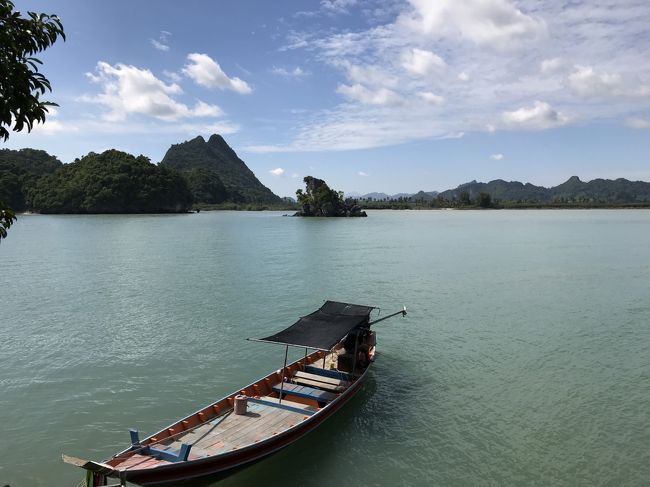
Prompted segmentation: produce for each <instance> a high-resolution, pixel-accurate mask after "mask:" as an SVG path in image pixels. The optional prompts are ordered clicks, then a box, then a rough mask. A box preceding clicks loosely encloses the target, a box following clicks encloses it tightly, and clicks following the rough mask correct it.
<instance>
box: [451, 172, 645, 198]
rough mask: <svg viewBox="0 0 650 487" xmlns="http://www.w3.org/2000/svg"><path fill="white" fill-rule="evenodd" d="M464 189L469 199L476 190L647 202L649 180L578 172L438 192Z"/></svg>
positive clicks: (457, 195) (493, 193)
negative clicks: (554, 182)
mask: <svg viewBox="0 0 650 487" xmlns="http://www.w3.org/2000/svg"><path fill="white" fill-rule="evenodd" d="M464 192H465V193H468V194H469V197H470V199H474V198H475V197H476V196H477V195H478V194H479V193H488V194H489V195H490V196H491V197H492V200H496V201H514V202H537V203H553V202H560V203H561V202H567V203H571V202H590V203H612V204H624V203H630V204H631V203H649V202H650V183H647V182H644V181H628V180H627V179H623V178H619V179H615V180H611V179H594V180H592V181H589V182H584V181H581V180H580V178H579V177H578V176H572V177H570V178H569V179H568V180H567V181H565V182H564V183H562V184H559V185H558V186H554V187H551V188H545V187H543V186H535V185H533V184H530V183H526V184H523V183H520V182H518V181H504V180H502V179H496V180H494V181H490V182H489V183H478V182H476V181H471V182H469V183H465V184H461V185H460V186H458V187H457V188H456V189H449V190H447V191H443V192H442V193H440V194H439V195H438V196H439V197H440V198H443V199H445V200H455V199H458V198H460V197H461V194H462V193H464Z"/></svg>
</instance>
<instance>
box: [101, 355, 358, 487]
mask: <svg viewBox="0 0 650 487" xmlns="http://www.w3.org/2000/svg"><path fill="white" fill-rule="evenodd" d="M318 354H319V352H314V354H311V355H310V356H309V357H305V359H301V360H298V361H296V362H294V364H291V366H293V365H295V364H299V363H300V362H301V361H303V360H305V361H306V360H308V359H309V358H312V356H314V355H315V356H318ZM291 366H289V368H290V367H291ZM369 369H370V367H369V366H368V367H366V368H365V370H364V371H363V373H362V374H361V375H360V376H358V377H357V378H355V380H354V382H352V384H350V386H349V387H348V388H347V389H346V390H345V391H344V392H342V393H341V394H340V395H338V397H336V398H335V399H334V400H332V401H331V402H330V403H329V404H327V405H326V406H324V407H322V408H320V409H319V410H318V411H317V412H315V413H313V414H312V415H311V416H309V417H307V416H305V417H304V420H303V421H301V422H299V423H298V424H296V425H295V426H293V427H291V428H289V429H287V430H285V431H283V432H280V433H278V434H277V435H274V436H271V437H269V438H266V439H264V440H262V441H260V442H259V443H254V444H252V445H249V446H246V447H244V448H241V449H237V450H234V451H231V452H226V453H221V454H218V455H214V456H208V457H205V458H199V459H195V460H188V461H183V462H178V463H170V464H166V465H161V466H158V467H156V468H145V469H132V470H123V471H121V472H120V477H121V479H123V480H126V481H129V482H132V483H135V484H139V485H147V486H148V485H165V484H171V483H175V482H179V481H183V480H190V479H197V478H199V477H208V476H210V477H219V478H222V477H226V476H228V475H230V474H232V473H234V472H236V471H237V470H239V469H241V468H243V467H245V466H248V465H250V464H252V463H254V462H257V461H259V460H262V459H263V458H265V457H267V456H269V455H272V454H273V453H276V452H277V451H279V450H281V449H283V448H285V447H287V446H289V445H291V444H292V443H293V442H295V441H297V440H298V439H300V438H302V437H303V436H305V435H306V434H307V433H309V432H311V431H312V430H314V429H315V428H316V427H318V426H319V425H320V424H321V423H322V422H323V421H325V420H326V419H327V418H329V417H330V416H331V415H332V414H334V413H335V412H336V411H338V410H339V409H340V408H341V407H342V406H343V405H344V404H346V403H347V402H348V401H349V400H350V399H352V397H354V396H355V395H356V393H357V392H358V391H359V390H360V389H361V387H362V384H363V382H364V381H365V378H366V376H367V374H368V370H369ZM267 377H268V376H267ZM263 380H264V379H260V381H263ZM260 381H257V382H255V383H253V384H251V385H250V386H247V388H250V387H253V386H254V385H255V384H258V383H259V382H260ZM247 388H244V389H247ZM234 395H235V394H231V395H230V396H227V398H232V397H234ZM224 399H226V398H224ZM222 401H223V400H222ZM288 404H291V402H288ZM162 431H165V430H162ZM155 436H156V435H152V437H155ZM150 438H151V437H150ZM128 451H129V450H125V451H124V452H121V454H125V453H128ZM118 455H120V454H118ZM118 468H119V467H118ZM110 476H117V475H114V474H111V475H110ZM214 480H216V478H215V479H214Z"/></svg>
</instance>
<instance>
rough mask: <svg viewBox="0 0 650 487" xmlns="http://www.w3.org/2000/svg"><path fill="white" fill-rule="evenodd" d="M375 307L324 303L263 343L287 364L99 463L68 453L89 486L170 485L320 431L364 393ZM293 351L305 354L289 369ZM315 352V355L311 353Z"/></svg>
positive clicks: (133, 434) (226, 470)
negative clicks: (275, 347) (280, 349)
mask: <svg viewBox="0 0 650 487" xmlns="http://www.w3.org/2000/svg"><path fill="white" fill-rule="evenodd" d="M375 309H376V308H374V307H372V306H361V305H356V304H349V303H340V302H335V301H326V302H325V304H323V306H321V307H320V308H319V309H318V310H316V311H314V312H313V313H311V314H309V315H307V316H303V317H302V318H300V319H299V320H298V321H297V322H296V323H294V324H293V325H291V326H289V327H288V328H286V329H284V330H282V331H280V332H278V333H276V334H274V335H270V336H268V337H266V338H259V339H258V338H249V340H253V341H259V342H265V343H275V344H281V345H284V346H285V350H284V366H283V367H282V368H281V369H280V370H276V371H275V372H272V373H270V374H268V375H267V376H265V377H262V378H261V379H259V380H257V381H255V382H253V383H252V384H249V385H247V386H246V387H243V388H241V389H240V390H238V391H236V392H233V393H232V394H230V395H228V396H226V397H224V398H222V399H220V400H218V401H216V402H214V403H212V404H210V405H208V406H206V407H203V408H201V409H199V410H198V411H196V412H194V413H192V414H190V415H189V416H186V417H184V418H183V419H181V420H179V421H177V422H175V423H174V424H171V425H169V426H167V427H166V428H163V429H162V430H160V431H158V432H157V433H154V434H153V435H151V436H148V437H147V438H144V439H140V438H139V434H138V431H137V430H133V429H132V430H130V446H129V447H128V448H126V449H124V450H122V451H120V452H118V453H116V454H114V455H113V456H112V457H111V458H109V459H107V460H105V461H103V462H96V461H91V460H82V459H80V458H76V457H71V456H68V455H63V460H64V461H65V462H66V463H69V464H72V465H75V466H78V467H81V468H83V469H85V470H86V486H87V487H97V486H104V485H107V481H108V479H109V478H115V479H118V480H119V483H118V484H112V485H116V486H119V485H125V484H126V482H127V481H128V482H132V483H135V484H139V485H165V484H172V483H174V482H178V481H182V480H189V479H197V478H199V477H204V476H210V477H212V476H215V475H216V476H218V477H221V476H224V477H225V476H227V475H228V474H230V473H232V472H233V471H235V470H238V469H240V468H243V467H245V466H246V465H248V464H251V463H253V462H255V461H257V460H260V459H262V458H264V457H266V456H268V455H271V454H272V453H275V452H277V451H279V450H280V449H282V448H284V447H286V446H288V445H290V444H291V443H293V442H294V441H296V440H298V439H299V438H301V437H303V436H304V435H305V434H307V433H309V432H310V431H312V430H313V429H314V428H316V427H317V426H318V425H320V424H321V423H322V422H323V421H324V420H325V419H327V418H328V417H330V416H331V415H332V414H333V413H334V412H335V411H337V410H338V409H339V408H341V406H343V405H344V404H345V403H346V402H348V401H349V400H350V399H351V398H352V397H353V396H354V395H355V394H356V393H357V392H358V391H359V389H360V388H361V384H362V383H363V381H364V379H365V378H366V375H367V373H368V370H369V369H370V365H371V364H372V362H373V361H374V359H375V351H376V335H375V332H374V331H373V330H371V329H370V327H371V325H374V324H375V323H378V322H380V321H383V320H385V319H388V318H390V317H393V316H397V315H400V314H401V315H402V316H404V315H406V308H403V309H402V310H401V311H398V312H397V313H393V314H390V315H388V316H385V317H382V318H380V319H376V320H374V321H372V322H371V321H370V314H371V312H372V311H373V310H375ZM289 347H299V348H301V349H302V348H304V349H305V355H304V357H302V358H300V359H299V360H296V361H295V362H293V363H290V364H287V357H288V351H289ZM310 350H311V352H310Z"/></svg>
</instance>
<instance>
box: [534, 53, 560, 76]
mask: <svg viewBox="0 0 650 487" xmlns="http://www.w3.org/2000/svg"><path fill="white" fill-rule="evenodd" d="M562 64H563V63H562V59H560V58H559V57H554V58H551V59H544V60H543V61H542V62H541V63H540V65H539V70H540V71H541V73H542V74H555V73H557V72H558V71H559V70H560V68H561V67H562Z"/></svg>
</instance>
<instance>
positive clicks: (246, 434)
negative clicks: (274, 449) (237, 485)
mask: <svg viewBox="0 0 650 487" xmlns="http://www.w3.org/2000/svg"><path fill="white" fill-rule="evenodd" d="M316 411H317V408H314V407H310V406H307V405H304V404H300V403H295V402H293V401H288V400H286V399H285V400H283V401H282V403H281V404H280V403H279V400H278V399H277V398H275V397H270V396H266V397H261V398H259V400H254V399H250V400H249V402H248V410H247V412H246V414H243V415H237V414H234V413H232V411H230V412H228V413H226V414H224V415H222V416H220V417H218V418H215V419H214V420H213V421H210V422H209V423H206V424H204V425H202V426H199V427H198V428H195V429H193V430H191V431H188V432H187V433H185V434H183V435H179V436H178V437H176V438H175V439H174V440H173V441H171V440H170V441H167V442H162V443H160V444H158V445H156V448H157V449H159V450H165V451H170V452H175V451H178V450H180V448H181V445H182V444H183V443H186V444H190V445H192V449H191V450H190V454H189V457H188V460H196V459H199V458H204V457H208V456H214V455H218V454H222V453H226V452H229V451H233V450H238V449H240V448H244V447H246V446H249V445H251V444H254V443H257V442H259V441H261V440H264V439H267V438H269V437H272V436H274V435H277V434H278V433H281V432H283V431H285V430H287V429H289V428H292V427H293V426H295V425H296V424H298V423H300V422H301V421H304V420H305V419H307V418H308V417H309V416H310V415H312V414H313V413H314V412H316ZM168 463H169V462H167V461H165V460H160V459H156V458H153V457H151V456H145V455H140V454H135V455H133V456H131V457H129V459H128V461H125V462H122V463H121V464H120V465H119V466H118V467H117V468H118V469H119V470H130V469H134V468H135V469H141V468H152V467H155V466H158V465H164V464H168Z"/></svg>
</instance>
